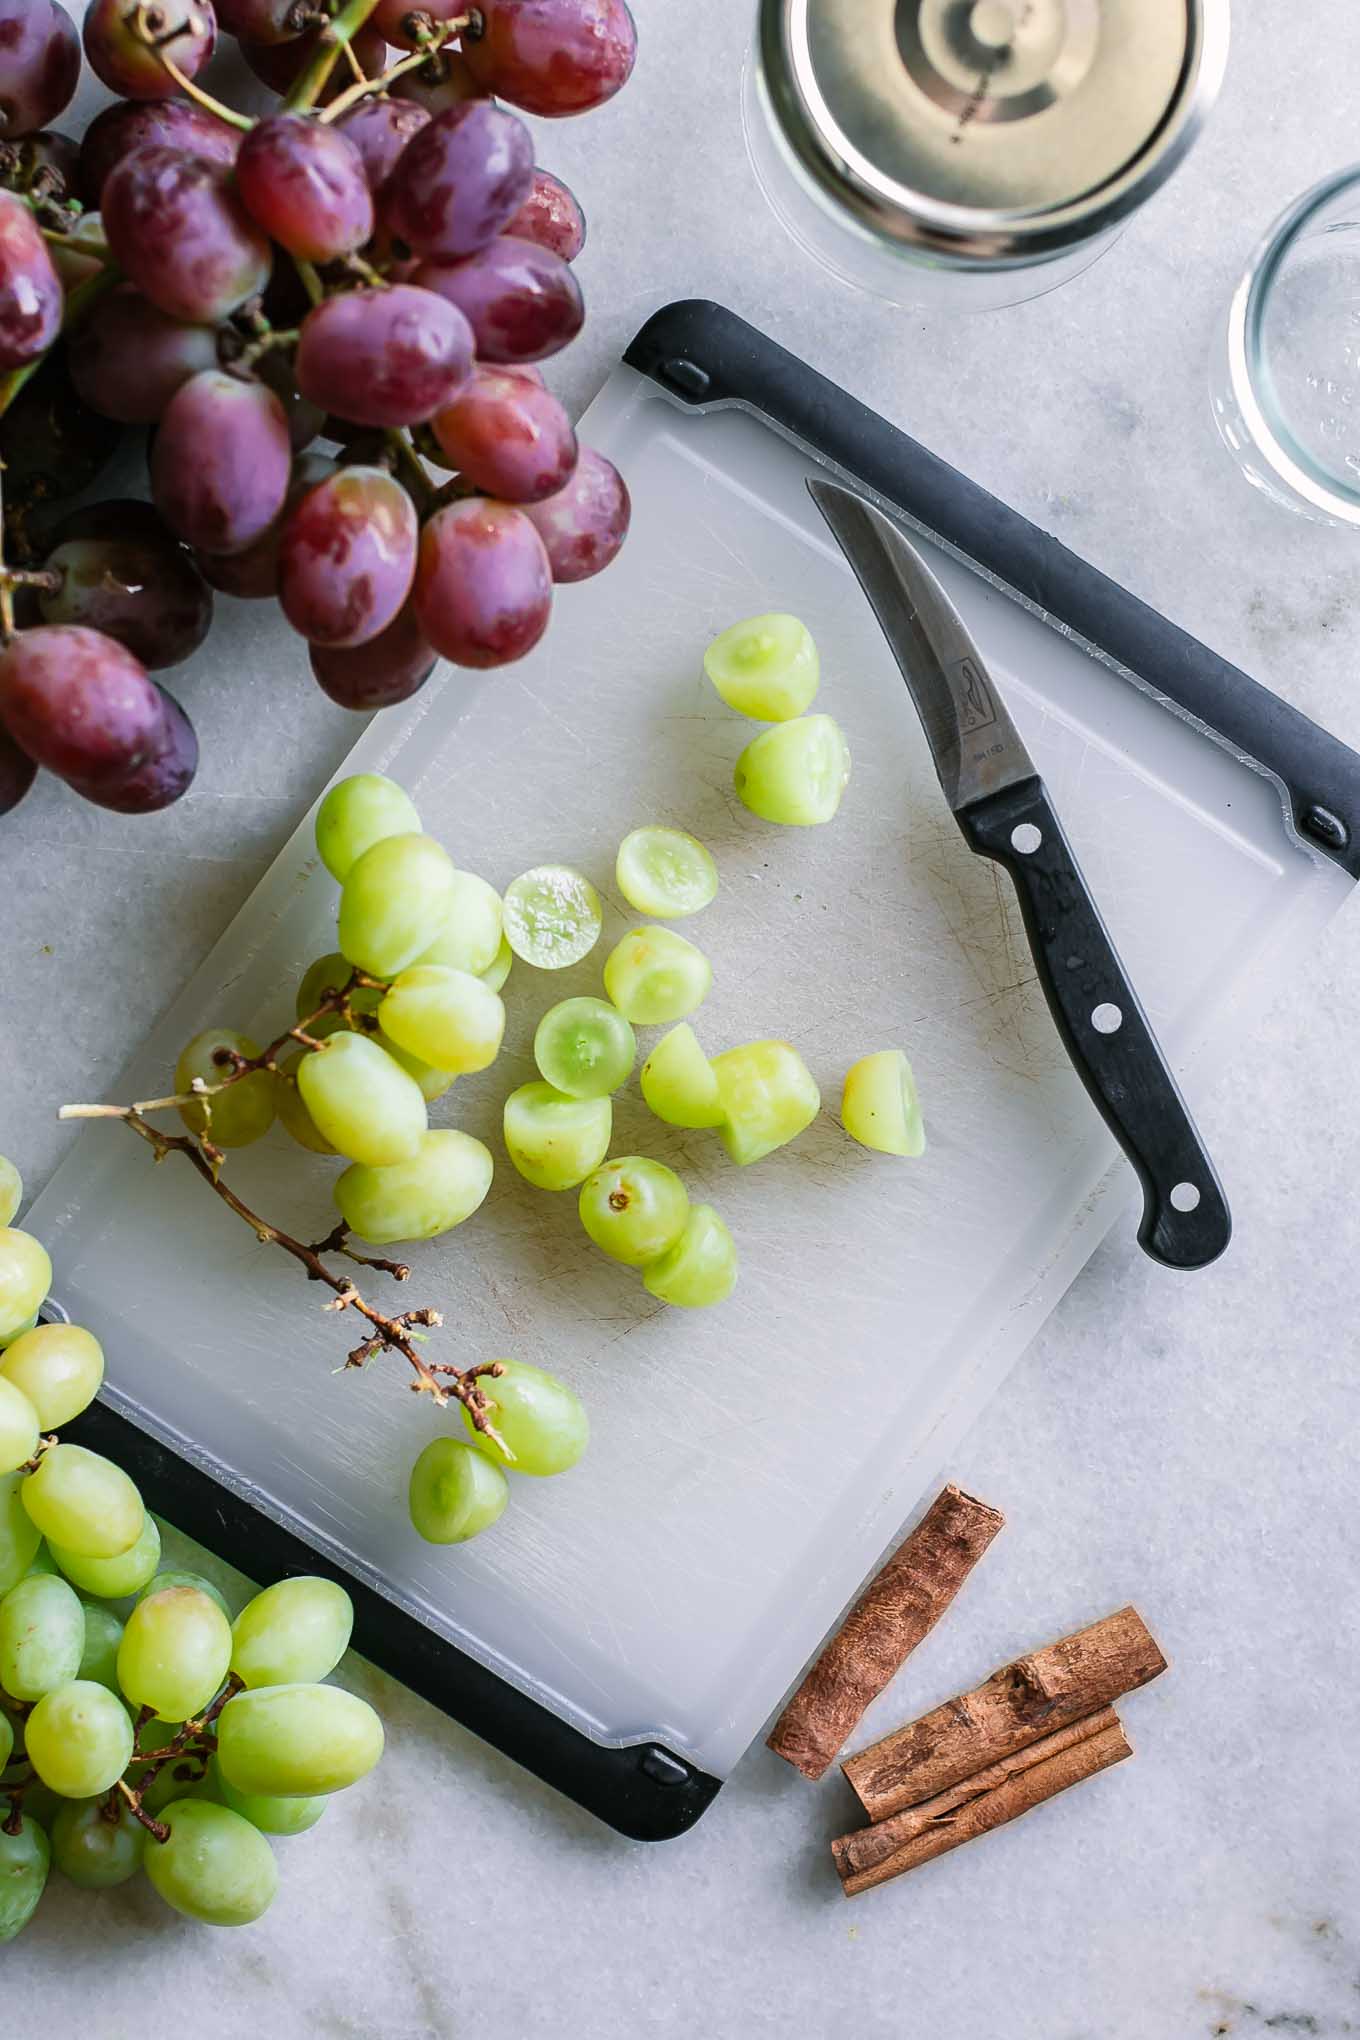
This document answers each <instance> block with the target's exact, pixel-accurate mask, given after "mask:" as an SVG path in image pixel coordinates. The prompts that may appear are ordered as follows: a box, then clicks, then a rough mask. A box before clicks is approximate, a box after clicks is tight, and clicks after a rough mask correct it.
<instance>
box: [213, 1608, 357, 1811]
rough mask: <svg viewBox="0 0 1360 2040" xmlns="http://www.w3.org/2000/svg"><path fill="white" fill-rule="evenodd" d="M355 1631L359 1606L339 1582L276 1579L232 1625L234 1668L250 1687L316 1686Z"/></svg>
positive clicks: (341, 1655) (340, 1654) (337, 1661)
mask: <svg viewBox="0 0 1360 2040" xmlns="http://www.w3.org/2000/svg"><path fill="white" fill-rule="evenodd" d="M353 1627H354V1606H353V1603H352V1602H351V1600H350V1598H349V1595H348V1594H347V1593H346V1592H345V1590H344V1588H343V1587H341V1586H337V1585H336V1583H335V1581H334V1580H325V1579H320V1578H318V1577H317V1576H316V1575H314V1574H311V1573H305V1574H300V1575H298V1576H297V1577H296V1578H294V1579H287V1580H276V1581H275V1582H274V1584H273V1586H272V1587H266V1588H265V1589H264V1590H263V1592H262V1593H259V1594H256V1596H255V1598H254V1600H253V1601H248V1602H247V1603H246V1605H245V1607H244V1608H243V1609H242V1610H241V1612H240V1614H239V1615H238V1616H237V1618H236V1620H235V1622H234V1623H233V1624H232V1644H231V1669H232V1670H233V1671H234V1672H235V1673H236V1675H237V1677H238V1678H241V1679H244V1680H245V1682H246V1684H247V1686H292V1685H298V1684H302V1685H306V1684H309V1683H314V1682H315V1681H317V1680H319V1679H324V1678H325V1677H326V1676H327V1674H328V1673H330V1672H333V1671H334V1670H335V1667H336V1666H337V1665H338V1664H339V1662H340V1660H341V1658H342V1657H343V1656H344V1655H345V1652H346V1651H347V1650H348V1649H349V1639H350V1631H351V1630H352V1629H353ZM242 1789H243V1790H248V1789H249V1788H248V1787H242ZM317 1789H318V1790H323V1789H324V1788H322V1787H318V1788H317Z"/></svg>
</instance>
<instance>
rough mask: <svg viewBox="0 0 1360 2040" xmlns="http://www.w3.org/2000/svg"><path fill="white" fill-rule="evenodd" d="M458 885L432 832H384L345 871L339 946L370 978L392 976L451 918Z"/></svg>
mask: <svg viewBox="0 0 1360 2040" xmlns="http://www.w3.org/2000/svg"><path fill="white" fill-rule="evenodd" d="M456 891H457V886H456V884H455V882H454V868H453V863H452V860H451V859H450V857H449V855H448V852H447V851H446V850H444V849H442V848H441V846H440V845H439V844H438V843H436V842H435V840H434V838H433V836H418V835H409V836H386V837H384V838H383V840H382V841H381V842H380V843H375V844H374V845H373V846H372V848H371V849H369V850H365V851H364V853H363V855H362V857H359V858H356V859H355V862H354V863H353V864H352V865H351V866H350V869H349V870H348V872H347V873H346V874H345V882H344V885H343V887H342V888H341V893H340V919H339V931H340V947H341V949H342V951H343V952H344V954H345V955H346V956H347V957H348V958H349V960H350V962H351V963H352V964H354V965H355V966H356V967H357V968H358V969H359V970H362V971H366V972H367V973H368V974H369V975H370V976H371V977H379V978H394V977H395V976H396V975H397V972H398V971H401V970H405V969H406V967H407V965H408V964H412V963H414V962H415V960H416V958H417V957H418V956H423V955H424V953H425V951H426V950H427V949H428V948H429V946H430V944H431V943H432V942H433V941H434V940H435V938H436V936H437V935H438V934H439V932H440V930H441V929H442V928H443V926H444V923H445V922H446V921H447V919H448V917H449V909H450V908H451V907H452V905H453V901H454V895H455V893H456Z"/></svg>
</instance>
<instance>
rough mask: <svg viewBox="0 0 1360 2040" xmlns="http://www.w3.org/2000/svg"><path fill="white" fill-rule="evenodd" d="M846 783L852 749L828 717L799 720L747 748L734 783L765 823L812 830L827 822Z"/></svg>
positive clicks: (766, 733) (779, 726) (779, 725)
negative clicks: (780, 823) (818, 824)
mask: <svg viewBox="0 0 1360 2040" xmlns="http://www.w3.org/2000/svg"><path fill="white" fill-rule="evenodd" d="M849 778H850V747H849V745H848V744H847V743H846V741H845V736H844V733H843V732H842V730H841V727H840V724H839V723H837V722H834V721H833V720H832V718H831V717H830V716H829V715H802V716H799V717H798V718H797V719H796V720H795V721H793V722H787V723H776V725H775V727H774V728H773V729H772V730H763V731H762V732H761V734H760V735H759V736H758V737H757V738H756V739H755V740H754V742H752V743H749V744H748V745H747V746H746V749H745V750H744V751H743V752H742V754H741V756H740V757H739V758H738V760H737V762H736V766H735V769H734V771H733V774H732V783H733V785H734V786H735V787H736V789H737V794H738V797H739V798H740V799H741V800H742V801H744V803H745V804H746V806H747V807H748V808H749V809H750V810H751V813H752V814H753V815H759V816H760V819H761V820H762V821H763V822H783V823H784V824H785V825H786V826H788V827H790V828H812V827H814V826H815V825H816V823H818V822H829V821H830V820H831V817H832V816H833V815H834V814H835V812H836V810H837V808H838V807H839V806H840V804H841V795H842V794H843V793H844V792H845V789H846V785H847V783H848V781H849Z"/></svg>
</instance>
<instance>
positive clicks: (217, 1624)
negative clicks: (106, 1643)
mask: <svg viewBox="0 0 1360 2040" xmlns="http://www.w3.org/2000/svg"><path fill="white" fill-rule="evenodd" d="M230 1663H231V1624H230V1623H229V1622H228V1621H227V1618H226V1616H225V1615H224V1614H223V1613H222V1610H221V1609H220V1608H219V1607H218V1605H217V1603H216V1602H215V1601H214V1600H213V1599H212V1598H211V1597H210V1596H209V1595H207V1594H205V1593H203V1592H202V1591H201V1589H199V1588H198V1587H161V1588H159V1589H158V1591H157V1592H156V1593H154V1594H148V1595H147V1596H146V1598H145V1599H144V1600H141V1601H139V1602H138V1603H137V1605H136V1607H135V1608H134V1609H133V1611H132V1613H131V1614H130V1615H129V1616H128V1619H127V1626H126V1627H125V1629H124V1630H123V1641H122V1642H121V1643H120V1644H119V1646H118V1683H119V1685H120V1686H121V1687H122V1689H123V1691H124V1692H125V1693H126V1694H127V1697H128V1699H129V1700H131V1702H132V1703H133V1705H134V1707H154V1708H155V1710H156V1712H157V1714H158V1715H159V1716H160V1718H161V1720H162V1721H188V1720H189V1719H190V1717H191V1716H193V1715H197V1714H201V1713H202V1711H203V1709H204V1708H205V1707H206V1706H207V1705H208V1703H209V1701H210V1700H211V1699H212V1698H213V1696H214V1695H215V1694H216V1692H217V1689H218V1687H219V1686H220V1685H221V1684H222V1681H223V1680H224V1679H225V1678H226V1676H227V1667H228V1665H229V1664H230Z"/></svg>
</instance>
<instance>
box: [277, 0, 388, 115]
mask: <svg viewBox="0 0 1360 2040" xmlns="http://www.w3.org/2000/svg"><path fill="white" fill-rule="evenodd" d="M377 4H378V0H347V4H346V5H345V6H344V7H342V8H341V9H340V12H339V13H338V14H337V15H336V16H335V17H334V19H333V20H332V21H330V22H329V23H328V24H327V26H326V27H325V28H323V29H321V30H320V31H319V32H318V34H317V39H316V42H317V46H316V54H315V55H314V56H313V57H311V58H310V59H309V60H308V62H307V63H306V64H305V65H304V67H303V69H302V70H301V71H300V72H299V73H298V75H297V77H296V78H295V79H294V80H293V86H292V90H291V91H290V92H289V93H288V96H287V98H286V99H285V100H284V102H283V106H284V111H285V112H286V113H308V112H310V110H311V109H312V107H314V106H315V105H316V102H317V100H318V99H319V98H320V97H321V95H322V93H323V92H324V91H325V89H326V85H327V83H328V81H329V79H330V75H331V72H332V71H333V70H334V68H335V60H336V58H337V57H338V56H339V54H340V52H341V50H342V49H344V48H345V47H346V45H347V44H348V43H350V42H352V41H353V39H354V37H355V36H356V35H357V34H358V33H359V30H360V29H361V28H362V27H363V26H364V24H365V22H366V21H367V20H368V17H369V15H370V14H371V13H372V12H373V10H374V8H375V7H376V6H377Z"/></svg>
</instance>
